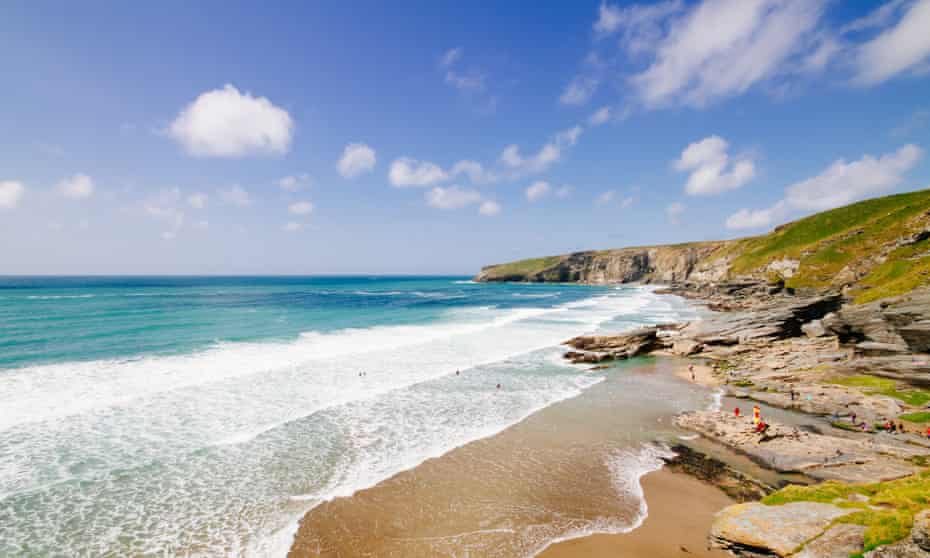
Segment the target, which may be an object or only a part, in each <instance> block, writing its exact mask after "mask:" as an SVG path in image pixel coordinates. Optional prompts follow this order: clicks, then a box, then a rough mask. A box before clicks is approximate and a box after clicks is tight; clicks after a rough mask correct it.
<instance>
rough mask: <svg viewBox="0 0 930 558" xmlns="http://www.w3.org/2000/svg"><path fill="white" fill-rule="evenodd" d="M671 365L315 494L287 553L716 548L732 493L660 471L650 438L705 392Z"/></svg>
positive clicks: (612, 372)
mask: <svg viewBox="0 0 930 558" xmlns="http://www.w3.org/2000/svg"><path fill="white" fill-rule="evenodd" d="M682 367H686V364H683V362H682V361H680V360H677V359H671V358H650V359H637V360H636V361H632V362H626V363H622V364H617V365H615V366H613V367H611V368H610V369H608V370H607V371H606V372H605V373H604V374H605V380H604V381H603V382H602V383H601V384H599V385H597V386H594V387H593V388H591V389H589V390H588V391H586V392H584V393H583V394H582V395H580V396H578V397H576V398H574V399H570V400H567V401H563V402H560V403H557V404H555V405H553V406H551V407H548V408H546V409H544V410H542V411H540V412H538V413H536V414H534V415H532V416H530V417H528V418H527V419H526V420H524V421H523V422H521V423H519V424H517V425H515V426H513V427H511V428H509V429H507V430H505V431H503V432H501V433H499V434H497V435H494V436H491V437H489V438H485V439H482V440H478V441H475V442H472V443H470V444H467V445H465V446H462V447H460V448H457V449H455V450H453V451H451V452H449V453H447V454H445V455H443V456H441V457H438V458H435V459H430V460H428V461H426V462H424V463H422V464H421V465H419V466H417V467H415V468H413V469H411V470H408V471H405V472H402V473H400V474H398V475H395V476H394V477H392V478H390V479H388V480H386V481H384V482H381V483H379V484H378V485H376V486H374V487H371V488H369V489H366V490H361V491H359V492H356V493H355V494H354V495H352V496H351V497H346V498H337V499H334V500H331V501H329V502H325V503H323V504H321V505H319V506H317V507H316V508H314V509H313V510H311V511H310V512H309V513H307V515H306V516H305V517H304V518H303V520H302V521H301V525H300V528H299V531H298V533H297V536H296V538H295V541H294V545H293V547H292V549H291V553H290V556H292V557H299V556H363V555H369V556H405V557H410V556H413V557H416V556H423V557H426V556H456V555H462V554H463V553H464V554H467V555H469V556H514V557H517V556H533V555H537V554H539V553H540V552H542V553H543V555H546V556H570V555H571V556H577V555H588V556H616V555H617V553H618V552H621V551H622V552H623V555H625V556H642V557H643V558H646V557H653V556H679V555H681V553H682V552H683V551H682V550H681V548H682V547H684V548H687V549H688V552H689V553H691V555H698V556H705V555H706V556H712V555H719V554H712V553H710V552H708V551H707V544H706V540H707V539H706V535H707V529H708V527H709V525H710V523H711V521H712V518H713V515H714V513H715V512H716V511H717V510H719V509H721V508H722V507H724V506H726V505H727V504H728V503H730V499H729V498H728V497H727V496H726V495H724V494H723V493H722V492H721V491H720V490H719V489H717V488H715V487H713V486H710V485H707V484H704V483H702V482H701V481H698V480H696V479H694V478H692V477H688V476H685V475H682V474H679V473H671V472H668V471H662V470H660V469H661V466H662V461H661V457H662V456H668V455H669V454H668V453H667V450H662V449H661V447H660V446H656V445H655V444H654V443H653V442H654V441H655V440H662V441H664V442H666V443H674V441H675V440H676V439H677V436H678V435H680V434H682V432H680V431H677V430H676V428H675V427H674V426H672V421H671V417H672V416H673V415H674V413H675V412H676V411H677V410H680V409H684V408H695V407H704V406H706V405H708V404H709V402H710V401H711V399H712V395H711V393H712V392H711V390H709V389H707V388H706V387H703V386H700V385H698V384H697V383H692V382H690V381H682V379H680V378H679V374H680V370H681V369H682ZM685 369H686V368H685ZM654 471H658V472H654ZM643 478H644V479H645V480H644V481H643V483H642V484H641V483H640V481H641V480H642V479H643ZM643 494H645V499H646V501H647V502H648V504H647V505H646V506H644V503H643ZM646 507H648V517H645V521H644V515H645V511H646V509H645V508H646ZM631 529H632V532H630V531H631ZM605 533H606V534H605ZM620 533H628V534H620ZM669 533H674V535H673V536H669ZM558 541H564V542H558Z"/></svg>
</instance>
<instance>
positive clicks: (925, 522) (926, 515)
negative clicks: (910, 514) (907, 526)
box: [911, 510, 930, 552]
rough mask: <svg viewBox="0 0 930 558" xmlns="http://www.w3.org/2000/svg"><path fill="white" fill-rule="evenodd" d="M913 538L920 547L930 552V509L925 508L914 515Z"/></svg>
mask: <svg viewBox="0 0 930 558" xmlns="http://www.w3.org/2000/svg"><path fill="white" fill-rule="evenodd" d="M911 540H913V541H914V544H916V545H917V546H919V547H920V548H922V549H924V550H926V551H927V552H930V510H924V511H922V512H920V513H918V514H917V515H915V516H914V528H913V529H911Z"/></svg>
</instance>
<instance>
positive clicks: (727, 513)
mask: <svg viewBox="0 0 930 558" xmlns="http://www.w3.org/2000/svg"><path fill="white" fill-rule="evenodd" d="M852 512H853V510H849V509H843V508H839V507H837V506H833V505H830V504H821V503H817V502H792V503H789V504H784V505H781V506H766V505H764V504H759V503H756V502H753V503H748V504H736V505H733V506H729V507H727V508H724V509H723V510H722V511H721V512H720V513H718V514H717V517H716V519H715V520H714V524H713V526H712V527H711V540H712V542H713V544H714V545H716V546H719V547H721V548H724V549H726V550H729V551H731V552H734V553H739V552H740V551H749V552H755V553H770V554H775V555H776V556H789V555H790V554H791V553H792V552H794V551H795V550H797V549H798V547H800V546H801V545H803V544H804V543H806V542H808V541H809V540H811V539H813V538H814V537H816V536H817V535H820V534H821V533H822V532H823V530H824V529H826V528H827V527H828V526H829V525H830V523H832V522H833V520H834V519H836V518H838V517H842V516H844V515H847V514H849V513H852Z"/></svg>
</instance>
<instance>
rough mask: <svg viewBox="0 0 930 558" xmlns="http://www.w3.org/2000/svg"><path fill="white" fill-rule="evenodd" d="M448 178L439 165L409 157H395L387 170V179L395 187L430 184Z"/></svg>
mask: <svg viewBox="0 0 930 558" xmlns="http://www.w3.org/2000/svg"><path fill="white" fill-rule="evenodd" d="M448 178H449V175H448V173H447V172H446V171H444V170H442V167H440V166H439V165H437V164H435V163H430V162H429V161H417V160H416V159H411V158H410V157H401V158H400V159H395V160H394V162H392V163H391V168H390V170H389V171H388V179H389V180H390V181H391V184H393V185H394V186H397V187H404V186H430V185H432V184H435V183H437V182H442V181H444V180H447V179H448Z"/></svg>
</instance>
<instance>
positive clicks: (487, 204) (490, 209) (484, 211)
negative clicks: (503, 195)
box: [478, 200, 501, 217]
mask: <svg viewBox="0 0 930 558" xmlns="http://www.w3.org/2000/svg"><path fill="white" fill-rule="evenodd" d="M500 212H501V206H500V204H499V203H497V202H496V201H494V200H487V201H484V202H481V205H480V206H479V207H478V213H480V214H481V215H484V216H485V217H493V216H494V215H497V214H498V213H500Z"/></svg>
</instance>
